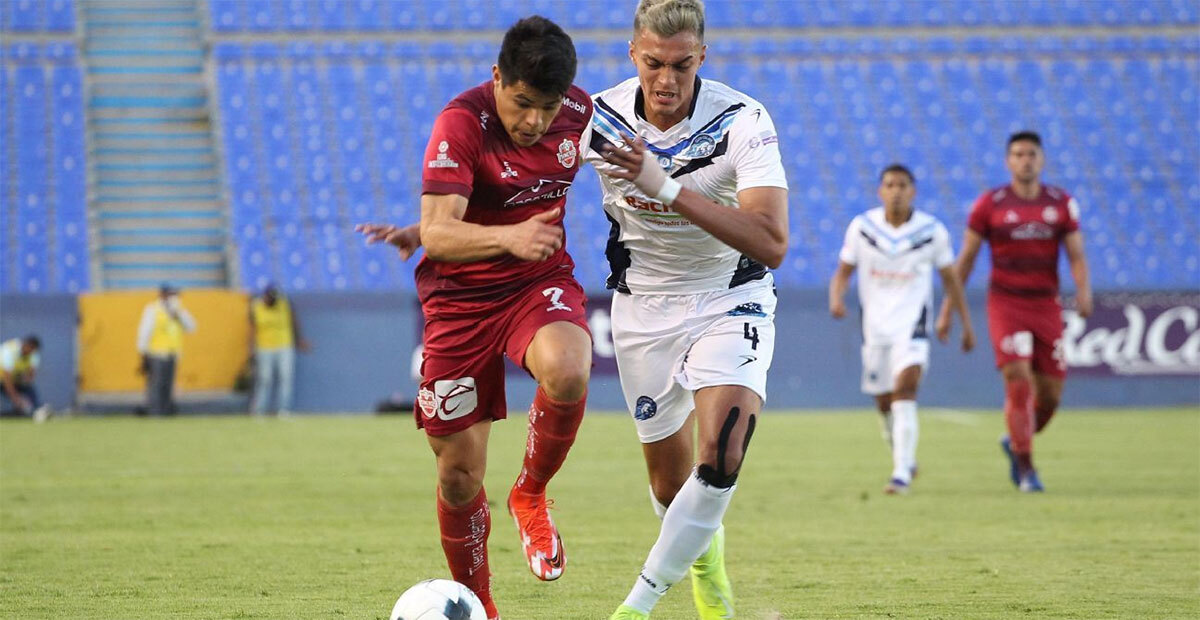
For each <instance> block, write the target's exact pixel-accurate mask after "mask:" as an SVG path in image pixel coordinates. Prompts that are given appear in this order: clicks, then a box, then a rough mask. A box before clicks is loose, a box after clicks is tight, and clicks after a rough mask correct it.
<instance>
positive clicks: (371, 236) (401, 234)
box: [354, 222, 421, 260]
mask: <svg viewBox="0 0 1200 620" xmlns="http://www.w3.org/2000/svg"><path fill="white" fill-rule="evenodd" d="M354 230H355V232H359V233H362V234H363V236H364V237H366V238H367V245H372V244H375V243H379V242H384V243H388V244H390V245H394V246H396V251H397V252H399V253H400V260H408V259H409V258H412V255H413V254H414V253H416V251H417V248H419V247H421V224H420V223H416V224H409V225H408V226H403V227H401V226H394V225H391V224H371V223H369V222H368V223H364V224H359V225H357V226H355V227H354Z"/></svg>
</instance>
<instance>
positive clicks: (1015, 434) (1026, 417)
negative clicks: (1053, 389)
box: [1004, 379, 1034, 461]
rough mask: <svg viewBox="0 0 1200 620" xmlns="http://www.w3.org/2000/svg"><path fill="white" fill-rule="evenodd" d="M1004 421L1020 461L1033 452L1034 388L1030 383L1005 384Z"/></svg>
mask: <svg viewBox="0 0 1200 620" xmlns="http://www.w3.org/2000/svg"><path fill="white" fill-rule="evenodd" d="M1004 421H1005V422H1006V423H1007V424H1008V437H1009V440H1010V441H1011V442H1012V451H1013V453H1014V454H1016V455H1017V458H1018V461H1021V460H1024V458H1027V457H1028V456H1029V455H1030V454H1032V452H1033V424H1034V421H1033V388H1032V386H1030V384H1029V381H1027V380H1021V379H1017V380H1014V381H1006V382H1005V383H1004Z"/></svg>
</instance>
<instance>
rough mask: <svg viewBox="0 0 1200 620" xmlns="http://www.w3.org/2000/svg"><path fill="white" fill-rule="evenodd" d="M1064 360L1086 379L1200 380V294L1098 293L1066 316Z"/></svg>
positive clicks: (1064, 312)
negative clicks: (1085, 309)
mask: <svg viewBox="0 0 1200 620" xmlns="http://www.w3.org/2000/svg"><path fill="white" fill-rule="evenodd" d="M1063 319H1064V321H1065V322H1066V329H1065V330H1064V332H1063V355H1065V356H1066V359H1067V365H1068V366H1069V367H1070V369H1071V372H1073V373H1081V374H1087V375H1108V376H1113V375H1121V376H1147V375H1158V376H1164V375H1200V292H1155V293H1102V294H1097V295H1096V307H1095V312H1094V313H1093V314H1092V316H1090V317H1088V318H1087V319H1086V320H1084V319H1083V318H1081V317H1080V316H1079V315H1078V314H1076V313H1075V311H1074V310H1064V311H1063Z"/></svg>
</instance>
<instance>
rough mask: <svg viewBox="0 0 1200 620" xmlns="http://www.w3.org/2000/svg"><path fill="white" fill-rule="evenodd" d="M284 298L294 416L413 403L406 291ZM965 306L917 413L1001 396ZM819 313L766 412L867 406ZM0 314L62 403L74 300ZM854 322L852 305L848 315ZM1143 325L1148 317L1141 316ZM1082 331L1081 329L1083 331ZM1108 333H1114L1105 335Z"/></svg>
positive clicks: (780, 346)
mask: <svg viewBox="0 0 1200 620" xmlns="http://www.w3.org/2000/svg"><path fill="white" fill-rule="evenodd" d="M1159 296H1160V297H1161V294H1159ZM1176 297H1179V296H1178V295H1176ZM851 298H853V296H851ZM291 299H292V303H293V307H294V308H295V311H296V314H297V316H299V317H300V320H301V324H302V327H303V330H304V334H305V336H306V337H307V339H308V340H309V341H310V342H311V343H312V345H313V351H312V352H311V353H309V354H307V355H299V356H297V368H296V408H297V410H299V411H320V412H330V411H348V412H361V411H370V410H372V409H374V407H375V405H376V404H377V403H378V402H379V401H381V400H384V399H386V398H387V397H389V396H391V395H393V394H396V395H397V396H400V397H402V398H403V399H405V400H411V399H413V398H414V396H415V393H416V382H415V381H414V379H413V378H412V371H413V364H412V360H413V352H414V350H415V348H416V347H417V346H418V345H419V343H420V328H421V315H420V309H419V307H418V306H417V303H416V301H415V300H414V299H413V298H412V297H411V296H410V295H408V294H404V293H333V292H329V293H297V294H294V295H293V296H292V297H291ZM1185 299H1186V307H1193V308H1194V307H1195V305H1196V304H1195V293H1189V294H1187V296H1186V297H1185ZM606 302H607V298H606V297H605V296H603V295H596V296H595V297H594V298H593V300H592V304H591V305H592V312H593V317H592V318H593V331H594V332H595V335H596V340H597V342H598V343H599V344H598V346H597V353H598V356H597V366H596V370H595V373H594V376H593V380H592V383H591V388H590V397H589V398H590V402H591V404H592V406H593V407H594V408H597V409H614V410H621V409H623V408H624V402H623V399H622V396H621V388H620V383H619V381H618V380H617V376H616V374H615V372H614V371H615V365H613V364H612V361H611V357H606V356H609V355H610V353H609V350H608V349H607V346H606V345H607V343H608V340H607V338H608V335H607V330H606V327H605V325H604V317H605V313H604V310H605V308H606ZM970 302H971V312H972V317H973V321H974V324H975V328H976V331H977V334H978V338H979V345H978V348H977V349H976V350H975V351H974V352H973V353H971V354H969V355H964V354H962V353H961V352H960V351H959V350H958V346H957V341H956V340H955V341H952V342H951V343H948V344H946V345H942V344H935V346H934V347H933V354H932V362H931V367H930V372H929V375H928V377H927V379H926V381H925V382H924V385H923V386H922V390H921V395H920V399H921V401H922V403H923V404H924V405H926V406H937V407H954V408H964V409H998V408H1000V407H1001V405H1002V402H1003V393H1002V391H1001V385H1000V381H999V379H998V375H997V374H996V371H995V369H994V367H993V362H992V353H991V347H990V344H989V341H988V339H987V326H986V321H985V316H986V315H985V311H984V295H983V294H982V293H981V292H972V293H970ZM825 307H826V296H825V292H824V291H819V290H807V291H781V292H780V304H779V315H778V318H777V326H778V335H777V339H776V346H775V360H774V364H773V365H772V371H771V382H770V402H769V404H768V405H769V407H772V408H813V407H850V408H867V407H869V406H870V400H869V399H868V398H867V397H865V396H863V395H862V394H861V393H860V392H859V379H860V366H859V345H860V340H859V335H858V322H857V321H856V320H855V319H854V318H848V319H846V320H843V321H834V320H833V319H831V318H829V316H828V314H827V313H826V310H825ZM0 308H2V311H0V336H2V337H4V338H11V337H15V336H19V335H22V334H25V333H30V332H32V333H37V334H39V335H40V336H41V337H42V342H43V356H42V359H43V362H42V371H41V374H40V379H39V382H38V384H39V388H40V389H41V393H42V395H43V398H44V399H46V400H47V402H49V403H51V404H52V405H53V406H55V407H65V406H68V405H70V404H71V402H72V400H73V394H74V389H75V368H76V359H77V354H76V351H77V345H76V336H75V333H76V324H77V321H78V311H77V302H76V300H75V298H74V297H73V296H70V295H39V296H20V295H5V296H0ZM854 315H855V311H854V310H853V309H852V310H851V317H853V316H854ZM1148 318H1149V319H1151V322H1152V319H1153V316H1150V317H1148ZM1185 323H1186V321H1180V322H1177V324H1176V325H1175V327H1174V328H1172V329H1175V330H1176V332H1178V333H1175V334H1174V336H1173V339H1174V340H1173V342H1172V343H1171V345H1170V347H1171V348H1172V349H1175V350H1179V349H1180V347H1181V344H1180V343H1181V342H1182V341H1183V340H1184V339H1187V338H1189V334H1191V335H1190V339H1191V340H1192V341H1197V340H1198V339H1200V336H1197V335H1196V334H1200V329H1197V326H1196V325H1191V326H1188V325H1187V324H1185ZM1089 325H1090V324H1089ZM1149 327H1152V325H1148V327H1147V330H1144V331H1152V330H1150V329H1149ZM1184 330H1186V331H1187V333H1183V332H1184ZM1093 331H1094V330H1092V328H1091V327H1089V333H1091V332H1093ZM1112 333H1120V332H1118V331H1117V330H1115V329H1114V330H1112ZM954 338H955V339H957V333H956V334H955V336H954ZM1080 341H1082V339H1080ZM1118 344H1119V343H1118ZM1193 348H1194V343H1193ZM1192 363H1193V364H1194V362H1192ZM508 370H509V377H510V381H509V399H508V405H509V409H511V410H520V409H523V408H524V407H525V406H526V404H527V403H528V402H529V401H530V399H531V398H532V395H533V390H534V387H535V386H534V384H533V381H531V380H530V379H528V378H527V377H525V376H524V374H523V373H522V372H521V371H520V370H518V369H517V368H516V367H515V366H512V365H509V368H508ZM1064 402H1065V403H1066V405H1067V406H1068V407H1072V408H1077V407H1136V406H1145V407H1152V406H1161V405H1180V404H1183V405H1195V404H1200V381H1198V379H1197V374H1196V373H1195V372H1187V373H1183V374H1179V375H1176V376H1149V375H1145V374H1141V375H1138V374H1134V375H1125V376H1122V375H1114V374H1103V373H1096V372H1095V370H1094V369H1088V370H1084V369H1080V370H1073V371H1072V375H1071V376H1070V377H1069V379H1068V381H1067V386H1066V393H1065V396H1064Z"/></svg>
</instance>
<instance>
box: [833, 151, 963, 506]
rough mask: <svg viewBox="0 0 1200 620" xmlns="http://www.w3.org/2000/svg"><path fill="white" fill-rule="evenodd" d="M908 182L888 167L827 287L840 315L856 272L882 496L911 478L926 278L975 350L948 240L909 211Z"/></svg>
mask: <svg viewBox="0 0 1200 620" xmlns="http://www.w3.org/2000/svg"><path fill="white" fill-rule="evenodd" d="M915 196H916V182H915V180H914V178H913V174H912V172H911V171H909V169H908V168H906V167H904V166H902V165H900V164H893V165H891V166H888V167H887V168H885V169H884V171H883V173H882V174H881V175H880V181H879V199H880V200H882V201H883V206H882V207H877V208H874V209H871V210H870V211H867V212H866V213H863V214H861V215H859V216H857V217H855V218H854V220H852V221H851V222H850V226H849V227H848V228H847V229H846V240H845V243H844V244H843V245H842V250H841V253H840V254H839V255H838V267H837V271H836V272H835V273H834V274H833V279H832V280H830V282H829V312H830V314H832V315H833V316H834V318H838V319H840V318H842V317H844V316H845V315H846V305H845V302H844V301H843V298H844V297H845V293H846V288H847V287H848V285H849V283H850V276H851V274H853V273H854V271H855V269H856V268H857V269H858V298H859V303H860V305H861V307H862V331H863V346H862V365H863V374H862V391H863V392H864V393H866V394H869V395H871V396H874V397H875V401H876V403H877V404H878V406H879V413H880V414H881V415H882V416H883V418H882V425H883V435H884V439H886V440H887V442H888V444H889V446H890V447H891V450H892V476H891V480H890V481H889V482H888V483H887V486H886V487H884V492H885V493H889V494H903V493H907V492H908V488H909V485H911V484H912V478H913V476H914V475H915V474H916V470H917V436H918V434H919V432H918V425H917V386H918V385H919V384H920V382H921V375H922V374H923V373H924V371H925V369H926V368H928V366H929V321H930V317H931V316H932V315H933V271H934V269H936V270H937V271H938V273H940V274H941V276H942V286H943V287H944V288H945V290H946V296H947V298H948V299H949V302H950V304H951V305H952V306H953V307H954V309H955V310H957V311H958V314H959V316H960V317H961V318H962V322H963V334H962V348H963V350H964V351H970V350H971V348H972V347H974V346H975V334H974V332H973V331H972V329H971V317H970V315H969V312H968V310H967V304H966V301H965V299H964V296H963V287H962V282H961V281H960V280H959V279H958V276H957V275H956V273H955V271H954V251H953V249H952V248H951V247H950V233H948V232H946V227H945V226H943V225H942V223H941V222H940V221H938V219H937V218H935V217H933V216H932V215H929V214H928V213H923V212H921V211H916V210H914V209H913V206H912V204H913V198H914V197H915ZM949 334H950V315H949V314H948V313H947V314H946V315H945V316H944V317H943V318H942V319H939V321H938V324H937V335H938V338H939V339H940V340H941V341H943V342H945V341H946V339H947V337H948V336H949Z"/></svg>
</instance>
